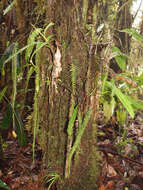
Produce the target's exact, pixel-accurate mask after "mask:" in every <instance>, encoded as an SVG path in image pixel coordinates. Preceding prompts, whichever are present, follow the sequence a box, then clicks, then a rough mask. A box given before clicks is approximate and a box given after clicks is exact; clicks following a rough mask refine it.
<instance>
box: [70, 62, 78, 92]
mask: <svg viewBox="0 0 143 190" xmlns="http://www.w3.org/2000/svg"><path fill="white" fill-rule="evenodd" d="M70 72H71V82H72V92H73V94H75V87H76V78H77V66H76V65H74V64H71V67H70Z"/></svg>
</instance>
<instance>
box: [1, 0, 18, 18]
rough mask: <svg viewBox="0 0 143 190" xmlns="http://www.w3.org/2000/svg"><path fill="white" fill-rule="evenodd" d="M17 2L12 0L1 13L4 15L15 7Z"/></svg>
mask: <svg viewBox="0 0 143 190" xmlns="http://www.w3.org/2000/svg"><path fill="white" fill-rule="evenodd" d="M16 1H17V0H13V1H12V3H11V4H10V5H9V6H8V7H7V8H6V9H5V10H4V11H3V15H6V14H7V13H8V12H9V11H10V10H11V9H12V8H13V7H14V5H16Z"/></svg>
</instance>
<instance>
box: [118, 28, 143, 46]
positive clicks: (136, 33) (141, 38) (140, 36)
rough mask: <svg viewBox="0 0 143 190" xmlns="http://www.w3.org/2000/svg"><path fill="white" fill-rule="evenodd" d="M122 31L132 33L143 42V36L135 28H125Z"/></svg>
mask: <svg viewBox="0 0 143 190" xmlns="http://www.w3.org/2000/svg"><path fill="white" fill-rule="evenodd" d="M120 32H126V33H128V34H130V35H132V36H133V37H134V38H135V39H136V40H138V42H140V43H143V36H142V35H140V34H139V33H138V32H136V31H135V30H134V29H128V28H126V29H124V30H120Z"/></svg>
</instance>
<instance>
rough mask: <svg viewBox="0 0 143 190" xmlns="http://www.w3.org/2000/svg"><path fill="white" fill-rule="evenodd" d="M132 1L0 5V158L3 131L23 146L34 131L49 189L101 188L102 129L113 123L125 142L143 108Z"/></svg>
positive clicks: (142, 29) (39, 0) (140, 30)
mask: <svg viewBox="0 0 143 190" xmlns="http://www.w3.org/2000/svg"><path fill="white" fill-rule="evenodd" d="M133 2H134V1H133V0H71V1H65V0H53V1H51V0H47V1H46V0H33V1H28V0H23V1H20V0H14V1H6V0H2V1H1V2H0V23H1V24H0V31H1V35H0V116H1V126H0V129H1V157H0V158H1V159H2V160H4V153H3V141H5V140H6V139H7V138H8V135H10V134H11V136H13V138H17V141H18V143H19V144H20V146H21V147H25V146H27V143H28V137H29V136H31V138H32V152H33V154H32V156H33V163H34V161H35V151H36V146H37V144H38V145H39V146H40V148H41V150H42V161H43V162H42V167H43V170H44V171H46V174H45V175H46V183H47V184H48V186H49V189H50V188H51V189H58V190H60V189H62V190H64V189H66V190H76V189H77V190H80V189H82V190H84V189H85V190H87V189H88V190H93V189H98V188H99V187H103V186H101V185H102V183H103V179H102V178H101V176H102V175H103V174H102V162H103V161H102V158H101V155H100V152H99V151H100V150H99V148H98V146H97V145H98V141H99V139H100V138H101V136H102V134H101V133H100V132H99V128H100V127H101V126H102V127H105V128H106V127H107V126H112V127H113V128H115V129H116V128H118V132H119V136H122V137H123V138H122V143H123V142H124V143H125V144H128V142H126V140H125V139H126V135H127V127H128V126H129V121H131V120H132V121H133V120H134V118H135V116H136V113H138V112H139V113H141V112H140V110H142V109H143V102H142V84H143V74H142V42H143V36H142V34H143V19H142V20H141V22H140V23H139V26H138V27H137V28H135V27H133V23H134V20H135V18H136V14H137V12H138V11H139V10H137V11H136V14H135V15H133V14H132V12H131V8H132V5H133ZM139 8H140V5H139ZM9 131H10V132H9ZM113 138H114V139H116V131H115V132H114V134H113ZM110 143H111V142H110ZM111 144H112V143H111ZM118 145H120V146H118ZM117 146H118V151H119V152H120V153H122V151H121V150H122V149H123V146H122V145H121V142H120V143H117ZM101 148H103V147H101ZM99 179H100V180H99ZM41 188H42V187H41ZM43 188H44V187H43Z"/></svg>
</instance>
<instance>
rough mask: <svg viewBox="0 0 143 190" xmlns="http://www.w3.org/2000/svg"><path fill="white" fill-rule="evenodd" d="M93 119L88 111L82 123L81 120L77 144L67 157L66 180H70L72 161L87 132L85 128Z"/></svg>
mask: <svg viewBox="0 0 143 190" xmlns="http://www.w3.org/2000/svg"><path fill="white" fill-rule="evenodd" d="M90 117H91V109H89V110H88V112H87V113H86V115H85V117H84V119H83V121H81V118H79V120H80V122H79V126H78V127H79V129H78V131H77V135H76V138H75V142H74V144H73V146H72V148H71V150H70V152H69V154H68V155H67V163H68V165H67V171H66V172H67V173H65V178H69V176H70V169H71V161H72V158H73V155H74V153H75V152H76V150H77V149H78V147H79V145H80V142H81V137H82V135H83V133H84V130H85V127H86V126H87V123H88V121H89V119H90Z"/></svg>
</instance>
